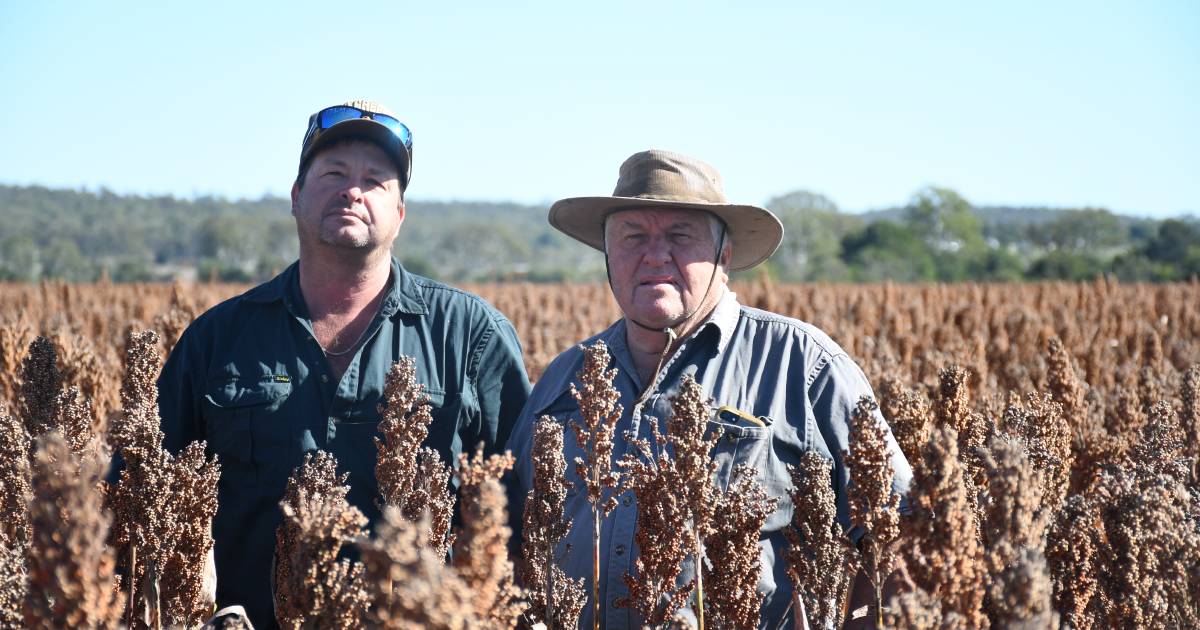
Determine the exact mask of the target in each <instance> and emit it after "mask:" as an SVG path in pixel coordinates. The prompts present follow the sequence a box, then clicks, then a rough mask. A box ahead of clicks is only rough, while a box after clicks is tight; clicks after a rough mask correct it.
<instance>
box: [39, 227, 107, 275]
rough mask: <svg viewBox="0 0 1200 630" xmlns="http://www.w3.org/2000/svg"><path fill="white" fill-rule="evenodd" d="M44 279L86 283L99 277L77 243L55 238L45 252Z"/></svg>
mask: <svg viewBox="0 0 1200 630" xmlns="http://www.w3.org/2000/svg"><path fill="white" fill-rule="evenodd" d="M42 258H43V261H44V262H43V266H42V277H44V278H55V279H57V280H68V281H71V282H86V281H89V280H93V279H94V278H95V277H96V276H97V270H96V269H95V268H94V267H93V265H92V263H91V261H89V260H88V259H87V258H84V256H83V253H82V252H80V251H79V246H78V245H76V244H75V241H71V240H67V239H65V238H61V237H58V238H55V239H54V240H52V241H50V244H49V245H48V246H47V247H46V248H45V249H44V250H43V256H42Z"/></svg>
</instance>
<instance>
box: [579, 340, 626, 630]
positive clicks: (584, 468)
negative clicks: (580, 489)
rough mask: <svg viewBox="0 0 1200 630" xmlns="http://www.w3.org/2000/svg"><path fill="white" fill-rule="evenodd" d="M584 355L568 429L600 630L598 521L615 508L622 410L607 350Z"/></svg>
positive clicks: (595, 623) (595, 349) (592, 350)
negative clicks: (587, 524)
mask: <svg viewBox="0 0 1200 630" xmlns="http://www.w3.org/2000/svg"><path fill="white" fill-rule="evenodd" d="M583 354H584V360H583V369H582V370H580V372H579V375H578V379H579V383H580V385H581V387H582V389H580V388H577V387H576V386H575V384H574V383H572V384H571V395H572V396H574V397H575V401H576V402H577V403H578V405H579V417H580V422H576V421H574V420H572V421H571V428H572V429H574V430H575V439H576V441H577V442H578V443H579V447H580V448H581V449H582V450H583V452H584V457H576V458H575V474H576V475H577V476H578V477H579V478H580V479H582V480H584V486H585V489H586V490H587V497H588V502H589V503H591V505H592V625H593V628H595V630H599V628H600V519H601V516H602V515H603V516H607V515H608V513H609V512H611V511H612V510H613V508H615V507H616V506H617V500H616V499H615V498H614V497H613V496H612V492H611V491H612V489H613V488H615V487H616V486H617V481H618V479H619V475H618V473H617V472H616V471H614V470H613V466H612V453H613V435H614V433H615V432H616V426H617V421H618V420H620V418H621V414H622V413H623V411H624V409H623V408H622V407H621V405H620V404H618V403H617V400H618V399H619V398H620V394H619V393H618V392H617V390H616V388H614V387H613V385H612V382H613V378H615V377H616V375H617V371H616V370H615V369H613V370H607V369H605V368H607V367H608V363H609V356H608V346H606V345H605V344H604V342H602V341H597V342H596V343H595V344H592V345H591V346H589V347H586V348H584V349H583ZM606 491H607V492H606ZM606 494H607V495H608V496H607V498H606V497H605V495H606Z"/></svg>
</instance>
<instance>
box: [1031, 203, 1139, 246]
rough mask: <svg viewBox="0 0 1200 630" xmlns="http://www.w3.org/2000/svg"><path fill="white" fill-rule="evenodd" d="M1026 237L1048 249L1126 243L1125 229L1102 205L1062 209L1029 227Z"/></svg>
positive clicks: (1126, 234) (1126, 233)
mask: <svg viewBox="0 0 1200 630" xmlns="http://www.w3.org/2000/svg"><path fill="white" fill-rule="evenodd" d="M1028 232H1029V240H1030V241H1032V242H1033V243H1035V244H1037V245H1040V246H1042V247H1049V248H1051V249H1071V250H1089V251H1093V252H1095V251H1098V250H1103V249H1108V248H1112V247H1115V246H1117V245H1120V244H1122V243H1125V242H1126V241H1127V240H1128V232H1127V231H1126V230H1125V229H1124V228H1123V226H1122V225H1121V221H1120V219H1118V218H1117V216H1116V215H1114V214H1113V213H1111V212H1109V211H1108V210H1105V209H1103V208H1084V209H1083V210H1064V211H1062V212H1061V213H1060V214H1059V215H1058V218H1056V219H1054V220H1053V221H1050V222H1049V223H1045V224H1042V225H1031V226H1029V228H1028Z"/></svg>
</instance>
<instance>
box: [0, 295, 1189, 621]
mask: <svg viewBox="0 0 1200 630" xmlns="http://www.w3.org/2000/svg"><path fill="white" fill-rule="evenodd" d="M245 288H246V287H242V286H234V285H220V284H200V285H176V286H173V287H172V286H166V285H112V284H97V285H67V284H54V283H49V284H41V285H0V478H2V479H3V487H2V492H0V518H2V521H0V542H2V543H3V545H2V550H3V553H2V554H0V626H2V627H36V628H65V627H100V628H112V627H126V626H128V627H155V628H157V627H197V626H199V625H201V624H203V623H204V622H205V620H206V619H208V618H209V617H210V616H211V615H212V613H213V612H214V611H213V600H212V598H213V587H212V584H211V578H210V577H209V574H210V573H211V567H209V566H207V563H206V559H207V558H208V557H209V554H210V550H211V547H212V540H211V536H210V534H209V531H208V527H209V526H210V524H211V520H212V516H213V514H215V511H216V509H217V499H216V497H217V493H216V483H217V479H218V478H219V475H220V462H219V461H217V460H215V459H214V458H213V457H211V456H210V455H209V454H207V453H206V452H205V450H204V448H203V446H201V445H199V444H197V445H194V446H191V447H188V448H187V449H185V450H183V451H181V452H179V453H168V452H166V451H164V450H163V449H162V448H161V444H162V435H161V433H160V432H159V430H158V424H157V423H158V418H157V408H156V404H155V393H154V387H153V382H154V379H155V377H156V375H157V371H158V369H159V367H160V366H161V361H162V359H163V357H165V354H166V352H168V351H169V349H170V347H171V346H172V344H173V343H174V341H175V340H176V339H177V338H178V336H179V334H180V333H181V332H182V330H183V329H184V328H185V327H186V325H187V323H188V322H189V321H190V320H191V319H192V317H194V316H195V315H196V314H197V313H199V312H202V311H203V310H204V309H205V308H207V307H209V306H211V305H212V304H215V303H216V302H218V301H219V300H221V299H223V298H225V297H228V296H231V295H233V294H235V293H237V292H239V291H241V290H244V289H245ZM468 288H469V289H471V290H473V291H475V292H477V293H479V294H481V295H483V296H484V297H485V298H487V299H488V300H489V301H491V302H492V303H493V304H494V305H496V306H497V307H498V308H499V309H500V310H501V311H502V312H504V313H505V314H506V315H507V316H508V317H509V318H510V319H511V320H512V322H513V324H514V325H515V327H516V329H517V331H518V333H519V334H520V336H521V339H522V342H523V344H524V348H525V352H526V355H525V356H526V362H527V366H528V368H529V373H530V376H531V378H533V379H536V378H537V376H538V375H539V374H540V372H541V370H542V368H543V367H544V366H545V365H546V364H547V363H548V362H549V360H550V359H551V358H553V357H554V356H555V355H556V354H557V353H558V352H559V351H560V350H562V349H563V348H565V347H566V346H567V345H568V344H571V343H574V342H576V341H578V340H580V339H583V338H586V337H588V336H590V335H591V334H592V333H595V332H597V331H599V330H600V329H602V328H604V327H606V326H607V325H608V324H609V323H611V322H612V321H613V320H614V319H615V318H616V317H617V315H618V313H617V310H616V308H615V305H614V304H613V302H612V300H611V298H610V297H609V296H608V293H607V289H606V288H605V287H603V286H599V285H597V286H585V285H573V286H555V285H485V286H476V287H468ZM734 289H735V291H737V293H738V295H739V298H740V299H741V301H742V302H743V303H745V304H749V305H752V306H758V307H761V308H765V309H768V310H772V311H776V312H780V313H784V314H787V315H792V316H795V317H798V318H800V319H803V320H806V321H809V322H811V323H813V324H816V325H817V326H819V327H821V328H823V329H824V330H826V331H827V332H829V333H830V335H832V336H833V338H834V339H835V340H837V341H839V342H840V343H841V344H842V345H843V347H845V348H846V349H847V351H849V352H850V354H851V355H852V356H853V357H855V358H856V359H857V360H858V362H859V363H860V365H862V367H863V369H864V370H865V372H866V374H867V376H868V377H869V378H870V380H871V382H872V384H873V385H874V388H875V392H876V395H877V401H871V400H863V401H860V403H859V407H858V409H857V410H856V412H855V414H854V422H853V425H852V427H851V434H852V441H853V442H852V443H853V446H852V448H851V450H850V451H849V452H847V453H844V454H843V458H844V461H845V464H846V465H847V467H848V468H849V469H850V474H851V480H852V481H851V483H852V490H851V493H850V497H849V502H850V512H851V521H852V524H853V525H855V526H857V527H861V528H862V530H863V531H865V534H864V536H863V538H862V540H861V542H860V543H859V544H858V545H850V544H848V543H846V542H845V541H846V538H845V537H844V536H843V535H842V532H841V530H840V527H838V526H837V524H836V523H835V521H834V520H833V508H832V505H833V496H832V494H831V493H830V492H829V489H828V483H822V482H821V480H822V479H827V478H828V476H827V475H828V474H829V466H830V463H829V462H828V461H826V460H824V459H822V458H821V457H819V456H813V457H809V456H806V457H805V458H804V459H803V460H802V461H801V462H800V464H799V465H798V466H797V467H796V469H795V470H794V472H793V486H794V487H793V490H792V492H791V494H790V500H788V501H776V500H774V499H769V498H768V497H767V496H766V494H765V493H764V491H763V489H762V488H761V487H760V486H759V485H758V484H757V482H756V481H755V479H754V475H753V474H752V471H746V472H743V473H739V474H735V475H734V477H735V479H734V482H733V483H732V484H731V486H730V488H728V489H721V488H719V487H715V484H713V482H712V470H711V468H710V467H705V466H703V465H701V466H696V465H695V462H696V461H704V459H703V458H704V456H706V455H707V453H708V449H710V448H711V447H712V444H713V443H715V438H714V437H713V436H712V435H711V434H710V433H706V431H705V419H706V413H707V412H706V411H705V409H706V407H705V401H704V400H702V398H701V393H700V392H699V391H696V390H695V389H694V388H691V387H685V388H684V391H683V392H681V394H680V395H679V397H678V399H677V400H676V401H675V406H674V414H673V417H672V418H664V419H660V420H661V423H660V424H661V427H660V428H661V430H662V435H661V436H659V438H658V440H657V442H655V441H653V440H652V441H649V442H647V443H643V444H641V448H639V449H635V451H637V452H635V453H634V454H632V455H629V456H627V457H626V458H624V459H622V460H619V461H603V460H602V458H603V456H604V453H606V452H609V451H608V450H607V449H606V446H605V441H606V440H611V439H612V437H613V436H612V431H611V425H612V422H614V419H615V417H616V416H615V414H614V409H613V408H612V406H611V403H610V402H607V401H608V400H609V399H608V398H607V392H608V390H607V387H608V386H609V382H610V381H611V375H608V374H606V372H605V366H606V365H607V362H606V357H605V354H604V353H605V350H604V349H603V348H602V347H594V348H592V349H591V350H589V353H588V356H589V360H588V366H587V367H586V368H585V370H584V372H582V373H581V374H580V376H579V383H580V388H579V390H578V392H577V394H576V395H577V396H578V397H579V398H580V400H581V408H582V409H583V410H584V412H583V414H582V415H583V418H582V421H581V423H578V424H576V425H574V426H569V427H564V426H563V425H562V424H561V423H560V422H557V421H550V420H546V421H543V422H541V423H539V427H538V431H537V436H536V439H537V441H538V448H537V449H535V450H536V451H537V452H539V453H540V455H539V456H538V457H537V459H536V461H535V463H534V468H535V472H536V482H535V491H534V492H535V495H536V496H535V497H533V499H534V500H531V501H528V502H527V509H526V512H525V514H524V523H525V528H524V529H525V538H524V540H523V541H522V542H521V544H520V545H519V546H520V547H521V548H522V550H523V553H522V554H521V557H520V558H517V559H515V565H514V561H513V560H510V559H509V557H508V555H507V553H506V552H505V548H506V543H507V540H508V537H509V530H508V528H507V526H506V525H505V523H506V522H507V520H506V517H505V510H506V507H505V501H504V495H503V492H502V490H501V488H500V485H499V483H498V479H499V477H500V476H501V475H502V474H503V472H504V471H505V470H506V469H508V468H509V467H511V465H512V461H511V458H506V457H503V456H493V457H491V458H487V459H484V458H482V457H480V456H476V457H473V458H467V457H464V458H463V459H462V461H460V462H457V463H455V465H454V466H449V465H448V464H449V463H448V462H442V461H440V459H439V458H438V455H437V453H436V452H433V451H430V450H428V449H421V448H420V444H421V441H422V440H423V439H424V436H425V435H426V427H427V425H428V422H429V421H430V420H429V415H428V408H427V407H426V406H425V405H424V402H423V399H422V397H421V392H420V390H421V384H420V383H416V382H414V380H413V371H412V369H411V365H409V364H407V363H405V362H400V363H398V364H397V365H396V366H395V367H394V368H393V371H392V374H391V375H390V378H389V386H388V390H387V394H386V395H387V398H388V401H389V403H388V406H387V411H386V412H385V414H384V419H383V420H382V421H381V422H380V428H379V434H380V438H379V440H378V449H379V459H378V463H377V473H376V475H377V477H378V479H379V481H380V488H381V492H382V494H383V496H381V497H380V503H381V504H382V505H384V506H385V507H386V509H385V517H384V520H383V522H381V523H379V524H378V525H377V526H376V527H375V528H374V531H373V532H368V531H367V527H366V519H365V518H364V517H363V516H362V514H361V513H359V512H358V511H357V510H356V509H355V508H354V507H352V506H350V505H349V504H348V503H347V502H346V500H345V495H346V490H345V487H344V486H343V484H344V479H339V477H338V475H337V473H336V462H334V461H333V460H332V458H331V457H329V456H328V455H326V454H324V453H321V454H317V455H315V456H314V457H312V458H310V459H309V460H308V461H306V462H305V464H304V465H303V466H301V467H300V468H298V469H297V470H296V472H295V474H294V475H293V478H292V482H291V483H290V484H289V486H288V490H287V492H286V494H285V496H284V497H282V503H281V506H282V510H283V514H284V522H283V525H282V526H281V527H280V529H279V532H278V545H277V548H276V549H277V551H276V555H277V563H276V568H275V581H276V585H277V587H276V598H277V618H278V620H279V622H280V623H281V625H283V626H284V627H287V628H355V627H383V628H511V627H529V626H530V625H532V624H534V623H544V624H546V625H547V626H549V627H553V628H564V627H574V624H575V620H576V619H577V618H578V615H579V611H580V610H581V609H582V607H583V606H584V605H585V604H586V601H587V598H588V597H589V596H590V593H591V584H590V583H589V581H582V582H577V581H572V580H569V579H567V578H566V576H565V575H563V574H562V573H561V571H559V570H558V569H557V567H556V566H555V564H554V558H555V551H554V550H555V548H556V545H557V544H558V541H559V540H561V538H562V537H563V533H564V531H565V528H566V524H564V523H562V520H561V519H562V512H563V501H564V498H565V496H566V488H565V484H566V483H569V482H568V481H566V477H565V476H564V473H565V470H566V467H567V466H568V465H573V466H577V470H579V471H580V472H582V473H583V474H582V475H580V477H582V478H586V479H587V486H588V487H587V489H586V490H587V493H588V495H589V498H592V497H593V496H594V499H593V504H594V505H595V509H596V510H597V511H598V513H599V514H600V515H601V517H603V514H604V507H605V506H604V504H605V503H606V502H607V500H608V499H609V498H610V497H611V496H612V495H613V493H614V492H624V491H630V492H634V493H635V494H636V495H637V497H638V505H639V506H640V507H641V509H640V510H639V515H638V528H639V533H638V536H637V541H638V545H639V554H640V558H641V559H640V560H639V562H638V564H637V569H638V572H639V574H638V575H637V576H631V581H632V582H634V583H636V584H638V585H639V588H636V589H633V590H634V592H633V593H632V595H631V597H630V601H628V602H626V605H628V606H630V607H633V608H635V609H637V610H638V611H639V612H640V613H641V614H642V615H643V617H644V618H645V619H647V620H648V622H649V623H651V624H652V625H654V626H655V627H676V626H684V627H686V626H690V625H693V624H695V623H697V622H698V621H699V619H691V618H687V619H684V618H677V617H676V616H675V615H674V614H673V613H674V611H675V610H676V609H677V608H678V607H679V606H680V605H684V604H686V603H688V602H692V603H693V606H692V607H693V608H698V609H697V611H696V612H697V613H700V612H702V613H703V614H702V615H697V617H702V618H703V624H704V625H705V626H706V627H709V628H743V627H751V628H753V627H758V626H759V625H760V624H769V626H770V627H772V628H774V627H776V626H777V625H778V624H779V623H780V622H782V621H784V620H779V619H770V620H762V619H760V618H759V612H758V611H759V603H760V602H759V599H758V598H757V597H756V595H755V594H754V588H753V586H754V584H756V583H757V579H758V572H759V570H760V567H759V566H758V560H759V555H758V545H757V541H758V535H757V533H758V530H759V527H760V526H761V525H762V523H764V522H765V520H766V519H767V517H768V516H769V515H770V514H772V513H775V511H777V510H784V511H785V512H786V513H787V514H788V515H790V518H791V529H790V530H789V531H788V539H789V543H790V544H789V548H788V549H787V550H786V553H785V554H784V558H783V561H786V562H787V563H788V566H789V571H790V574H791V575H792V577H793V581H794V582H795V583H797V584H799V585H801V587H800V588H797V589H796V596H795V597H794V598H793V604H794V605H793V608H792V610H791V612H789V613H788V614H789V619H788V621H790V622H794V623H795V624H796V625H797V627H800V626H801V625H802V624H804V623H807V624H809V625H810V626H811V627H840V626H841V625H842V624H843V622H844V619H845V618H846V617H848V616H865V617H866V618H868V619H870V620H872V621H874V622H875V623H877V624H880V625H882V626H886V627H900V628H987V627H994V628H1054V627H1063V628H1079V629H1086V628H1097V629H1099V628H1155V629H1157V628H1196V627H1200V483H1198V479H1200V283H1197V282H1196V281H1193V282H1192V283H1190V284H1173V285H1121V284H1118V283H1116V282H1115V281H1111V280H1103V279H1101V280H1097V281H1095V282H1093V283H1086V284H1020V285H1004V284H995V285H973V284H968V285H918V286H907V285H892V284H884V285H855V286H820V285H793V286H771V285H770V284H769V283H767V282H765V281H760V282H755V283H750V284H741V285H735V287H734ZM873 405H878V407H879V408H880V409H881V410H882V412H883V415H884V416H885V417H886V418H887V419H888V420H889V422H890V424H891V427H892V430H893V432H894V433H895V435H896V438H897V440H898V442H899V444H900V445H901V448H902V449H903V450H904V452H905V453H906V455H907V456H908V459H909V461H910V462H911V464H912V467H913V471H914V479H913V484H912V488H911V491H910V493H909V496H908V497H907V501H908V504H909V506H910V510H909V511H908V513H906V514H904V515H901V514H899V512H898V510H897V502H898V498H897V497H894V496H890V493H889V492H888V488H889V487H890V483H891V477H892V471H891V470H890V466H889V465H888V464H887V460H886V458H885V457H884V455H883V436H882V434H881V433H880V429H879V427H878V426H876V425H875V423H874V422H872V421H871V418H872V416H871V413H870V411H871V409H872V406H873ZM564 440H578V441H579V443H580V444H581V445H582V446H584V450H585V452H586V453H588V454H589V458H588V460H587V461H580V462H576V463H568V462H566V461H565V460H564V458H563V455H562V444H563V441H564ZM668 444H669V445H670V447H671V448H661V447H662V445H668ZM114 452H116V453H120V454H121V455H122V456H123V458H124V461H125V462H126V467H125V470H124V472H123V473H122V475H121V477H120V480H119V481H118V482H116V483H114V484H111V485H110V484H108V483H106V482H105V481H104V478H105V474H104V471H105V470H106V469H107V467H108V462H109V458H110V457H111V456H112V454H113V453H114ZM695 454H698V455H699V456H700V459H699V460H697V459H696V458H695V457H691V456H690V455H695ZM451 475H453V476H455V477H456V478H457V479H458V481H459V484H458V485H459V487H460V489H459V493H458V497H457V498H455V497H454V496H451V495H450V494H449V492H448V490H447V488H448V487H449V480H450V477H451ZM671 497H674V498H673V499H672V500H669V501H668V500H665V498H671ZM675 499H677V500H675ZM455 501H457V502H458V506H459V507H458V509H459V510H460V511H461V514H462V516H463V518H462V519H461V521H462V525H461V526H459V527H451V520H452V519H451V518H450V515H451V513H452V511H453V509H454V508H453V506H454V504H455ZM714 513H718V514H721V515H722V518H720V519H714V518H713V514H714ZM600 520H601V523H602V522H603V518H601V519H600ZM601 526H602V525H601ZM343 548H356V549H357V550H358V554H357V558H358V559H356V560H351V559H348V558H347V557H345V554H343V553H342V551H343ZM448 550H452V553H450V554H447V551H448ZM448 555H449V557H450V558H451V559H450V560H447V559H446V558H447V556H448ZM699 556H703V557H704V558H706V561H705V562H704V564H703V566H704V569H703V571H702V575H701V576H700V577H702V580H695V581H684V580H681V579H677V578H678V577H679V576H680V575H691V571H690V570H689V571H685V572H681V567H683V566H695V564H694V559H695V558H697V557H699ZM855 573H861V574H863V575H865V576H866V577H867V578H868V579H869V581H870V582H871V584H872V585H873V586H874V587H875V588H874V591H875V593H876V604H875V605H872V606H871V607H869V608H867V609H866V610H865V611H848V610H847V604H846V600H847V596H846V591H847V584H848V582H849V579H850V578H849V576H851V575H853V574H855ZM701 590H702V592H703V605H702V606H699V607H697V606H695V605H694V604H695V602H696V601H698V599H699V598H698V597H697V594H698V592H699V591H701ZM229 627H233V626H232V625H231V626H229Z"/></svg>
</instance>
